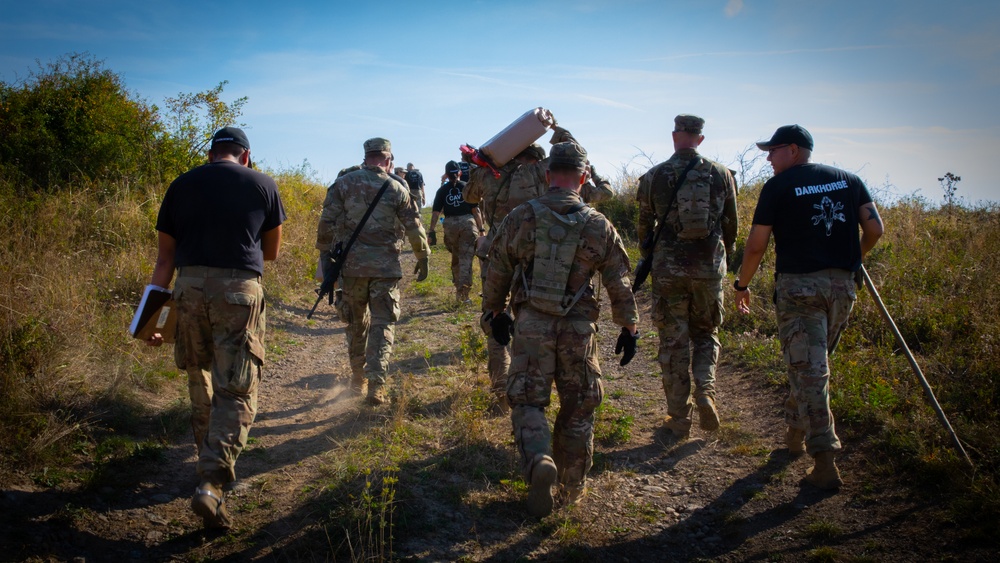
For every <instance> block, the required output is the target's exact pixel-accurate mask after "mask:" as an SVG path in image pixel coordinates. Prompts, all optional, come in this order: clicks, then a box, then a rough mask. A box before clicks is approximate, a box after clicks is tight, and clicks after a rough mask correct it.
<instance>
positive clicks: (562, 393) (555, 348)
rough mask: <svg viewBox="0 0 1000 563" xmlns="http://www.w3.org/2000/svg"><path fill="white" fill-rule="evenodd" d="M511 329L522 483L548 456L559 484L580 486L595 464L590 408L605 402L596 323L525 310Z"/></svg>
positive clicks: (511, 389)
mask: <svg viewBox="0 0 1000 563" xmlns="http://www.w3.org/2000/svg"><path fill="white" fill-rule="evenodd" d="M514 327H515V328H514V337H513V341H512V344H511V364H510V376H509V377H508V379H507V400H508V401H509V402H510V406H511V409H512V410H511V422H512V424H513V428H514V441H515V443H516V444H517V449H518V451H519V452H520V453H521V469H522V471H523V473H524V476H525V479H530V476H531V469H532V464H533V462H534V460H535V459H536V458H537V456H539V455H551V457H552V459H553V460H555V463H556V467H557V468H558V472H559V482H560V483H562V484H563V485H566V486H567V487H580V486H582V485H583V484H584V482H585V480H586V478H587V473H588V472H589V471H590V467H591V465H593V456H594V410H595V409H596V408H597V407H598V406H599V405H600V404H601V401H602V400H603V399H604V388H603V386H602V384H601V368H600V365H599V364H598V361H597V339H596V337H595V335H596V333H597V325H596V324H595V323H593V322H591V321H589V320H586V319H580V318H574V317H572V316H567V317H556V316H552V315H548V314H545V313H539V312H537V311H535V310H534V309H532V308H530V307H523V308H521V309H520V310H519V311H518V316H517V320H516V321H515V323H514ZM553 381H555V385H556V390H557V391H558V393H559V413H558V414H557V415H556V421H555V425H554V428H553V429H552V431H551V432H550V431H549V423H548V420H546V418H545V408H546V407H547V406H549V403H550V400H551V395H552V383H553Z"/></svg>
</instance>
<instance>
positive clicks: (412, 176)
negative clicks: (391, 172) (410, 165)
mask: <svg viewBox="0 0 1000 563" xmlns="http://www.w3.org/2000/svg"><path fill="white" fill-rule="evenodd" d="M403 179H405V180H406V185H407V186H409V187H410V191H411V192H412V191H413V190H419V189H422V188H423V187H424V176H423V174H421V173H420V172H418V171H417V170H410V171H408V172H407V173H406V174H404V175H403Z"/></svg>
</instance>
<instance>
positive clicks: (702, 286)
mask: <svg viewBox="0 0 1000 563" xmlns="http://www.w3.org/2000/svg"><path fill="white" fill-rule="evenodd" d="M704 123H705V120H703V119H702V118H700V117H697V116H694V115H678V116H677V117H676V118H674V131H673V142H674V154H673V156H671V157H670V159H669V160H667V161H666V162H663V163H661V164H658V165H656V166H654V167H653V168H651V169H650V170H649V171H648V172H647V173H646V174H644V175H643V176H642V178H641V179H640V180H639V190H638V192H637V195H636V197H637V199H638V200H639V224H638V235H639V240H641V241H647V240H649V241H650V242H651V239H652V238H653V237H654V232H655V229H656V228H659V227H660V225H663V230H662V231H661V233H660V236H659V239H658V240H657V241H656V246H655V248H652V249H649V248H646V249H644V250H643V252H644V253H647V254H648V253H650V252H651V253H652V257H653V262H652V270H651V274H652V286H653V288H652V298H653V312H652V314H653V323H654V324H655V325H656V328H657V332H658V333H659V338H660V348H659V361H660V373H661V375H662V379H663V391H664V393H665V394H666V396H667V419H666V423H665V426H666V427H667V429H668V430H670V432H671V433H673V434H674V435H675V436H676V437H678V438H683V437H686V436H687V435H688V432H689V431H690V429H691V407H692V405H691V402H692V401H691V380H692V379H694V388H695V389H694V402H695V404H697V406H698V415H699V424H700V426H701V427H702V429H704V430H709V431H713V430H716V429H718V427H719V414H718V411H717V410H716V407H715V367H716V363H717V362H718V359H719V337H718V331H719V326H720V325H721V324H722V295H723V293H722V279H723V277H724V276H725V275H726V255H727V254H732V252H733V245H734V244H735V242H736V228H737V217H736V182H735V181H734V180H733V176H732V174H730V172H729V170H728V169H727V168H726V167H725V166H722V165H721V164H719V163H717V162H713V161H711V160H709V159H707V158H704V157H702V156H700V155H699V154H698V151H697V148H698V146H699V145H700V144H701V142H702V141H703V140H704V138H705V137H704V135H702V134H701V132H702V127H703V126H704ZM689 165H692V167H691V168H690V170H689V171H688V172H687V174H686V176H684V178H683V181H682V174H684V171H685V170H686V169H687V168H688V166H689ZM678 188H682V189H678ZM683 188H686V189H683ZM689 194H697V197H691V196H690V195H689ZM690 216H693V217H695V220H696V221H697V222H698V223H699V224H698V225H696V226H695V225H691V224H689V223H688V219H687V218H688V217H690ZM682 220H683V221H682ZM688 233H691V234H690V235H689V234H688ZM692 348H693V350H694V353H693V354H692ZM692 375H693V378H692Z"/></svg>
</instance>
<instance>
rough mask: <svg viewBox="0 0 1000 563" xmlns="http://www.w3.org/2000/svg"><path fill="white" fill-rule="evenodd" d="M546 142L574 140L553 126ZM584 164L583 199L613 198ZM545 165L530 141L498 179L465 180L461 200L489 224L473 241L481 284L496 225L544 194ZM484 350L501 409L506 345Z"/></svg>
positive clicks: (475, 171) (476, 176)
mask: <svg viewBox="0 0 1000 563" xmlns="http://www.w3.org/2000/svg"><path fill="white" fill-rule="evenodd" d="M549 142H550V143H551V144H553V145H554V144H556V143H558V142H573V143H576V139H574V138H573V136H572V135H571V134H570V132H569V131H567V130H566V129H563V128H562V127H558V126H557V127H556V128H555V130H554V132H553V135H552V138H551V139H550V141H549ZM577 144H579V143H577ZM587 164H588V169H587V170H588V177H587V182H586V183H584V185H583V188H582V189H581V194H582V196H583V201H584V202H586V203H588V204H593V203H598V202H600V201H604V200H605V199H610V198H611V197H613V196H614V192H613V191H612V190H611V183H610V182H608V181H607V180H606V179H604V178H602V177H601V176H599V175H598V174H597V172H596V171H595V170H594V169H593V166H590V165H589V164H590V163H589V162H588V163H587ZM548 166H549V161H548V160H547V159H546V158H545V149H543V148H542V147H541V146H540V145H537V144H532V145H531V146H529V147H528V148H526V149H524V150H523V151H521V153H520V154H519V155H517V156H516V157H515V158H514V159H513V160H511V161H510V162H508V163H507V164H505V165H504V166H502V167H501V168H500V177H499V178H497V177H495V176H494V175H493V173H492V172H491V171H490V170H489V169H488V168H484V167H476V168H472V169H471V171H470V173H469V183H468V185H467V186H466V188H465V200H466V201H468V202H469V203H475V204H479V211H480V213H481V214H482V216H483V221H484V222H485V223H486V224H487V225H488V226H489V232H488V233H487V235H486V236H485V237H480V238H479V240H477V242H476V255H477V256H478V257H479V260H480V275H481V276H482V279H483V281H484V283H485V280H486V272H487V270H488V268H489V257H488V255H487V250H488V249H489V247H490V245H491V244H492V243H493V237H494V236H495V233H496V229H497V227H499V226H500V223H501V222H502V221H503V220H504V218H505V217H507V214H508V213H510V211H511V210H512V209H514V208H515V207H517V206H518V205H520V204H522V203H524V202H526V201H529V200H532V199H535V198H536V197H538V196H540V195H542V194H543V193H545V190H546V188H547V187H548V183H547V182H546V181H545V172H546V170H547V169H548ZM483 313H484V317H483V318H485V316H486V315H488V314H489V310H488V309H486V308H485V307H484V308H483ZM481 326H482V329H483V331H484V332H485V333H486V335H487V337H488V336H489V335H490V327H489V323H488V322H485V321H483V322H481ZM486 350H487V356H488V368H487V369H488V370H489V374H490V381H491V382H492V388H493V393H494V396H495V397H496V410H498V411H500V412H504V411H506V409H507V408H508V405H507V401H506V386H507V369H508V367H509V366H510V352H509V350H508V347H507V346H501V345H500V344H499V343H497V341H496V340H495V339H492V338H487V345H486Z"/></svg>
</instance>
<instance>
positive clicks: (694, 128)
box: [674, 113, 705, 135]
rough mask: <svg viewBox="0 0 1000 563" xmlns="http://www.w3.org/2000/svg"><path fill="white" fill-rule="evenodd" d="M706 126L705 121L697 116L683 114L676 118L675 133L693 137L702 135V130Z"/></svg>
mask: <svg viewBox="0 0 1000 563" xmlns="http://www.w3.org/2000/svg"><path fill="white" fill-rule="evenodd" d="M704 126H705V120H704V119H702V118H700V117H698V116H697V115H691V114H689V113H682V114H680V115H678V116H677V117H675V118H674V131H684V132H685V133H691V134H692V135H701V128H702V127H704Z"/></svg>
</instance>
